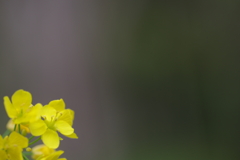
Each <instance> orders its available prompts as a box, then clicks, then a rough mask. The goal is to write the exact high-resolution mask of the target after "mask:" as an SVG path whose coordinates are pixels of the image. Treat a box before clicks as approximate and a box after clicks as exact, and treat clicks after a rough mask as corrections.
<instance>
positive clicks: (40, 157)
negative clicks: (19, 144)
mask: <svg viewBox="0 0 240 160" xmlns="http://www.w3.org/2000/svg"><path fill="white" fill-rule="evenodd" d="M32 153H33V155H32V158H33V159H34V160H67V159H66V158H59V157H60V156H61V154H63V153H64V151H61V150H59V151H55V150H54V149H52V148H49V147H47V146H45V145H44V144H40V145H37V146H35V147H33V148H32Z"/></svg>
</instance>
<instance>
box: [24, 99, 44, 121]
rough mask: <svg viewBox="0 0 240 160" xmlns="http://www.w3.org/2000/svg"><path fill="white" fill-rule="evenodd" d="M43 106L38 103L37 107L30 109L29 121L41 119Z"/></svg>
mask: <svg viewBox="0 0 240 160" xmlns="http://www.w3.org/2000/svg"><path fill="white" fill-rule="evenodd" d="M42 108H43V106H42V104H41V103H37V104H36V105H35V106H32V107H30V108H29V110H30V111H29V112H28V114H27V116H28V119H29V121H35V120H37V119H39V118H40V117H41V113H42Z"/></svg>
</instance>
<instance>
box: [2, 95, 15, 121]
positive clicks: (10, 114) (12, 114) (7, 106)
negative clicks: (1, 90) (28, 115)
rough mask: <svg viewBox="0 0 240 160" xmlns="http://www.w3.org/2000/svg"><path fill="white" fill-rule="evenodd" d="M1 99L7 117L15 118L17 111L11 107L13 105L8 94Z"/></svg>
mask: <svg viewBox="0 0 240 160" xmlns="http://www.w3.org/2000/svg"><path fill="white" fill-rule="evenodd" d="M3 101H4V107H5V109H6V112H7V115H8V117H10V118H15V117H16V116H17V111H16V109H15V108H14V107H13V105H12V103H11V101H10V99H9V98H8V96H5V97H3Z"/></svg>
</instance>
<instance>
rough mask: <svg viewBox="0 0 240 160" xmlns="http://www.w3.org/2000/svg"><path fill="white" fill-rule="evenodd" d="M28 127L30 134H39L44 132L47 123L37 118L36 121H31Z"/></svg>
mask: <svg viewBox="0 0 240 160" xmlns="http://www.w3.org/2000/svg"><path fill="white" fill-rule="evenodd" d="M29 129H30V132H31V134H32V135H34V136H40V135H42V134H44V133H45V132H46V130H47V125H46V124H45V123H44V121H43V120H41V119H39V120H37V121H34V122H31V123H30V124H29Z"/></svg>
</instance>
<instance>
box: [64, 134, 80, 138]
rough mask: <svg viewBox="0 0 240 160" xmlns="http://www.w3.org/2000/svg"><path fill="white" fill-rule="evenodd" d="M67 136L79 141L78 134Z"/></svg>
mask: <svg viewBox="0 0 240 160" xmlns="http://www.w3.org/2000/svg"><path fill="white" fill-rule="evenodd" d="M65 136H66V137H68V138H72V139H78V136H77V134H76V133H72V134H70V135H65Z"/></svg>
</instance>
